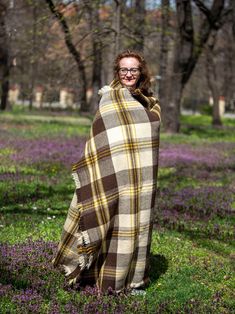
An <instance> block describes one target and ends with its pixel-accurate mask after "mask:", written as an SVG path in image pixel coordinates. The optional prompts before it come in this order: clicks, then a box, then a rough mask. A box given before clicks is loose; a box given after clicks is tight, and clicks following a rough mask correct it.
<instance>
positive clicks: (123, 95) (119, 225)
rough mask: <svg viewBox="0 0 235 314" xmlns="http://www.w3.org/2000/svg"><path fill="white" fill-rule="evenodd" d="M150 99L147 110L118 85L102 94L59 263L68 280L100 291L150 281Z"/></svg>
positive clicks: (154, 136) (156, 115) (154, 158)
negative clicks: (91, 286) (97, 288)
mask: <svg viewBox="0 0 235 314" xmlns="http://www.w3.org/2000/svg"><path fill="white" fill-rule="evenodd" d="M143 97H145V96H143ZM145 98H146V97H145ZM147 99H148V103H149V109H147V108H145V107H143V106H142V104H140V103H139V102H138V101H136V100H135V99H134V98H133V96H132V95H131V93H130V92H129V91H128V90H127V89H126V88H122V86H120V83H119V82H117V81H114V82H112V83H111V85H110V87H108V88H106V89H105V88H104V89H103V96H102V98H101V101H100V105H99V109H98V111H97V113H96V116H95V118H94V121H93V124H92V127H91V132H90V137H89V139H88V140H87V143H86V147H85V152H84V155H83V157H82V158H81V159H80V160H79V161H78V163H77V164H75V165H74V167H73V177H74V180H75V184H76V192H75V194H74V197H73V200H72V202H71V205H70V208H69V211H68V215H67V218H66V221H65V224H64V229H63V233H62V237H61V241H60V244H59V248H58V252H57V255H56V257H55V259H54V265H55V266H57V265H63V267H64V269H65V271H66V274H67V276H68V278H69V279H70V280H71V281H76V280H77V281H81V282H83V283H85V284H97V285H98V287H99V288H100V289H101V290H103V291H104V290H106V289H108V288H109V287H111V288H112V289H114V290H116V291H120V290H122V289H123V288H127V287H130V288H136V287H141V286H144V285H145V284H146V283H147V282H148V260H149V250H150V242H151V231H152V214H153V208H154V202H155V192H156V181H157V166H158V147H159V127H160V107H159V105H158V104H157V102H156V100H155V99H154V98H153V97H150V98H147Z"/></svg>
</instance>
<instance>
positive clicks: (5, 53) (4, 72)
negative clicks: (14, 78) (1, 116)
mask: <svg viewBox="0 0 235 314" xmlns="http://www.w3.org/2000/svg"><path fill="white" fill-rule="evenodd" d="M5 15H6V6H5V5H4V3H2V1H0V79H1V104H0V110H5V109H6V107H7V102H8V92H9V75H10V64H9V50H8V37H7V32H6V25H5Z"/></svg>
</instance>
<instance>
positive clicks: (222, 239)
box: [181, 230, 234, 258]
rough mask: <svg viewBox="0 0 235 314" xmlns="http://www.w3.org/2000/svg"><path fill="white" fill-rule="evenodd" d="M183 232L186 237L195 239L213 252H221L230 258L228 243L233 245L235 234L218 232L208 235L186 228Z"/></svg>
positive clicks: (221, 254) (198, 243) (194, 240)
mask: <svg viewBox="0 0 235 314" xmlns="http://www.w3.org/2000/svg"><path fill="white" fill-rule="evenodd" d="M181 233H183V234H184V235H185V237H186V238H188V239H189V240H191V241H193V242H194V243H196V244H197V245H198V246H200V247H203V248H205V249H207V250H209V251H211V252H213V253H216V254H219V255H220V256H223V257H225V258H228V249H227V245H233V243H234V236H233V235H232V234H228V235H226V234H224V235H223V234H220V233H219V232H218V234H217V235H215V234H214V235H208V234H206V233H202V232H200V231H189V230H187V231H186V230H185V231H183V232H181ZM213 240H214V241H213ZM215 241H216V242H215Z"/></svg>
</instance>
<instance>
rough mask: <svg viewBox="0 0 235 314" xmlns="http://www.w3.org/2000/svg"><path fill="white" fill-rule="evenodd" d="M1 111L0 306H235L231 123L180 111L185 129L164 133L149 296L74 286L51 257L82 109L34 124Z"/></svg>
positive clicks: (23, 309)
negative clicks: (220, 123)
mask: <svg viewBox="0 0 235 314" xmlns="http://www.w3.org/2000/svg"><path fill="white" fill-rule="evenodd" d="M33 114H34V115H36V113H35V112H34V113H33ZM24 115H25V116H24ZM48 115H49V113H48ZM26 116H27V117H26ZM45 116H47V113H45ZM6 117H7V114H6V115H5V114H3V115H0V128H1V132H0V179H1V183H0V205H1V208H0V232H1V245H0V282H1V284H0V296H1V301H0V312H1V313H17V314H18V313H32V312H33V313H40V314H41V313H42V314H44V313H45V314H46V313H54V314H56V313H74V314H75V313H81V312H82V313H144V312H145V313H161V314H162V313H195V314H200V313H203V314H204V313H213V314H214V313H215V314H221V313H225V314H226V313H232V310H233V308H234V307H235V304H234V298H233V290H234V288H235V287H234V282H233V280H232V279H233V274H234V267H233V263H234V259H235V255H234V242H233V239H234V224H235V219H234V210H235V197H234V195H235V193H234V189H235V186H234V181H235V174H234V169H235V168H234V165H235V159H234V158H235V154H234V152H235V120H232V119H223V122H224V126H223V127H222V128H213V127H212V126H211V125H210V123H211V117H209V116H183V117H181V121H182V133H180V134H174V135H169V134H165V133H162V134H161V145H160V154H159V155H160V156H159V177H158V191H157V202H156V208H155V216H154V231H153V241H152V246H151V256H150V277H151V282H150V285H149V286H148V288H147V289H146V291H147V294H146V296H145V297H142V296H135V297H133V296H130V295H129V294H127V295H124V294H121V295H116V294H115V292H110V293H109V294H106V295H98V292H97V290H95V289H94V288H91V287H87V288H86V289H85V290H84V291H80V292H79V291H77V290H76V289H77V288H76V287H74V288H73V289H71V288H70V287H68V284H67V283H66V281H65V278H64V276H63V275H62V274H61V273H60V272H58V271H57V270H55V269H53V267H52V264H51V261H52V258H53V256H54V253H55V250H56V248H57V245H58V241H59V239H60V236H61V231H62V227H63V224H64V221H65V217H66V214H67V210H68V207H69V204H70V201H71V198H72V195H73V193H74V188H75V187H74V182H73V180H72V178H71V166H72V164H73V163H74V162H76V161H77V160H78V159H79V158H80V156H81V154H82V152H83V149H84V144H85V138H86V136H87V135H88V132H89V126H88V124H86V125H85V124H82V123H81V124H80V122H82V121H85V120H83V118H81V119H80V118H79V116H75V117H73V118H75V120H74V119H72V120H71V119H67V121H64V122H63V121H62V120H61V119H59V120H58V121H55V120H53V118H51V117H49V118H48V120H47V121H45V119H44V121H40V116H37V117H36V118H35V119H30V114H29V113H28V112H27V113H25V114H24V112H22V111H19V112H17V113H13V114H8V117H7V118H6ZM5 118H6V119H5ZM90 118H91V117H89V119H88V120H89V121H90ZM46 119H47V118H46ZM76 119H77V123H76ZM65 120H66V119H65ZM88 120H87V121H88ZM87 121H86V123H88V122H87ZM79 311H80V312H79Z"/></svg>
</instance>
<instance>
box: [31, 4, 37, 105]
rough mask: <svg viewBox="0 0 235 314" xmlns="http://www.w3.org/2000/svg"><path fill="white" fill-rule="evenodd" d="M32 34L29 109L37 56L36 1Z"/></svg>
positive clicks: (32, 93) (35, 74)
mask: <svg viewBox="0 0 235 314" xmlns="http://www.w3.org/2000/svg"><path fill="white" fill-rule="evenodd" d="M32 29H33V34H32V54H31V60H30V61H31V67H30V71H31V73H30V76H31V79H30V89H29V90H30V95H29V109H30V110H32V108H33V99H34V88H35V80H36V76H37V61H36V60H37V58H36V51H37V49H36V45H37V3H33V27H32Z"/></svg>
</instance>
